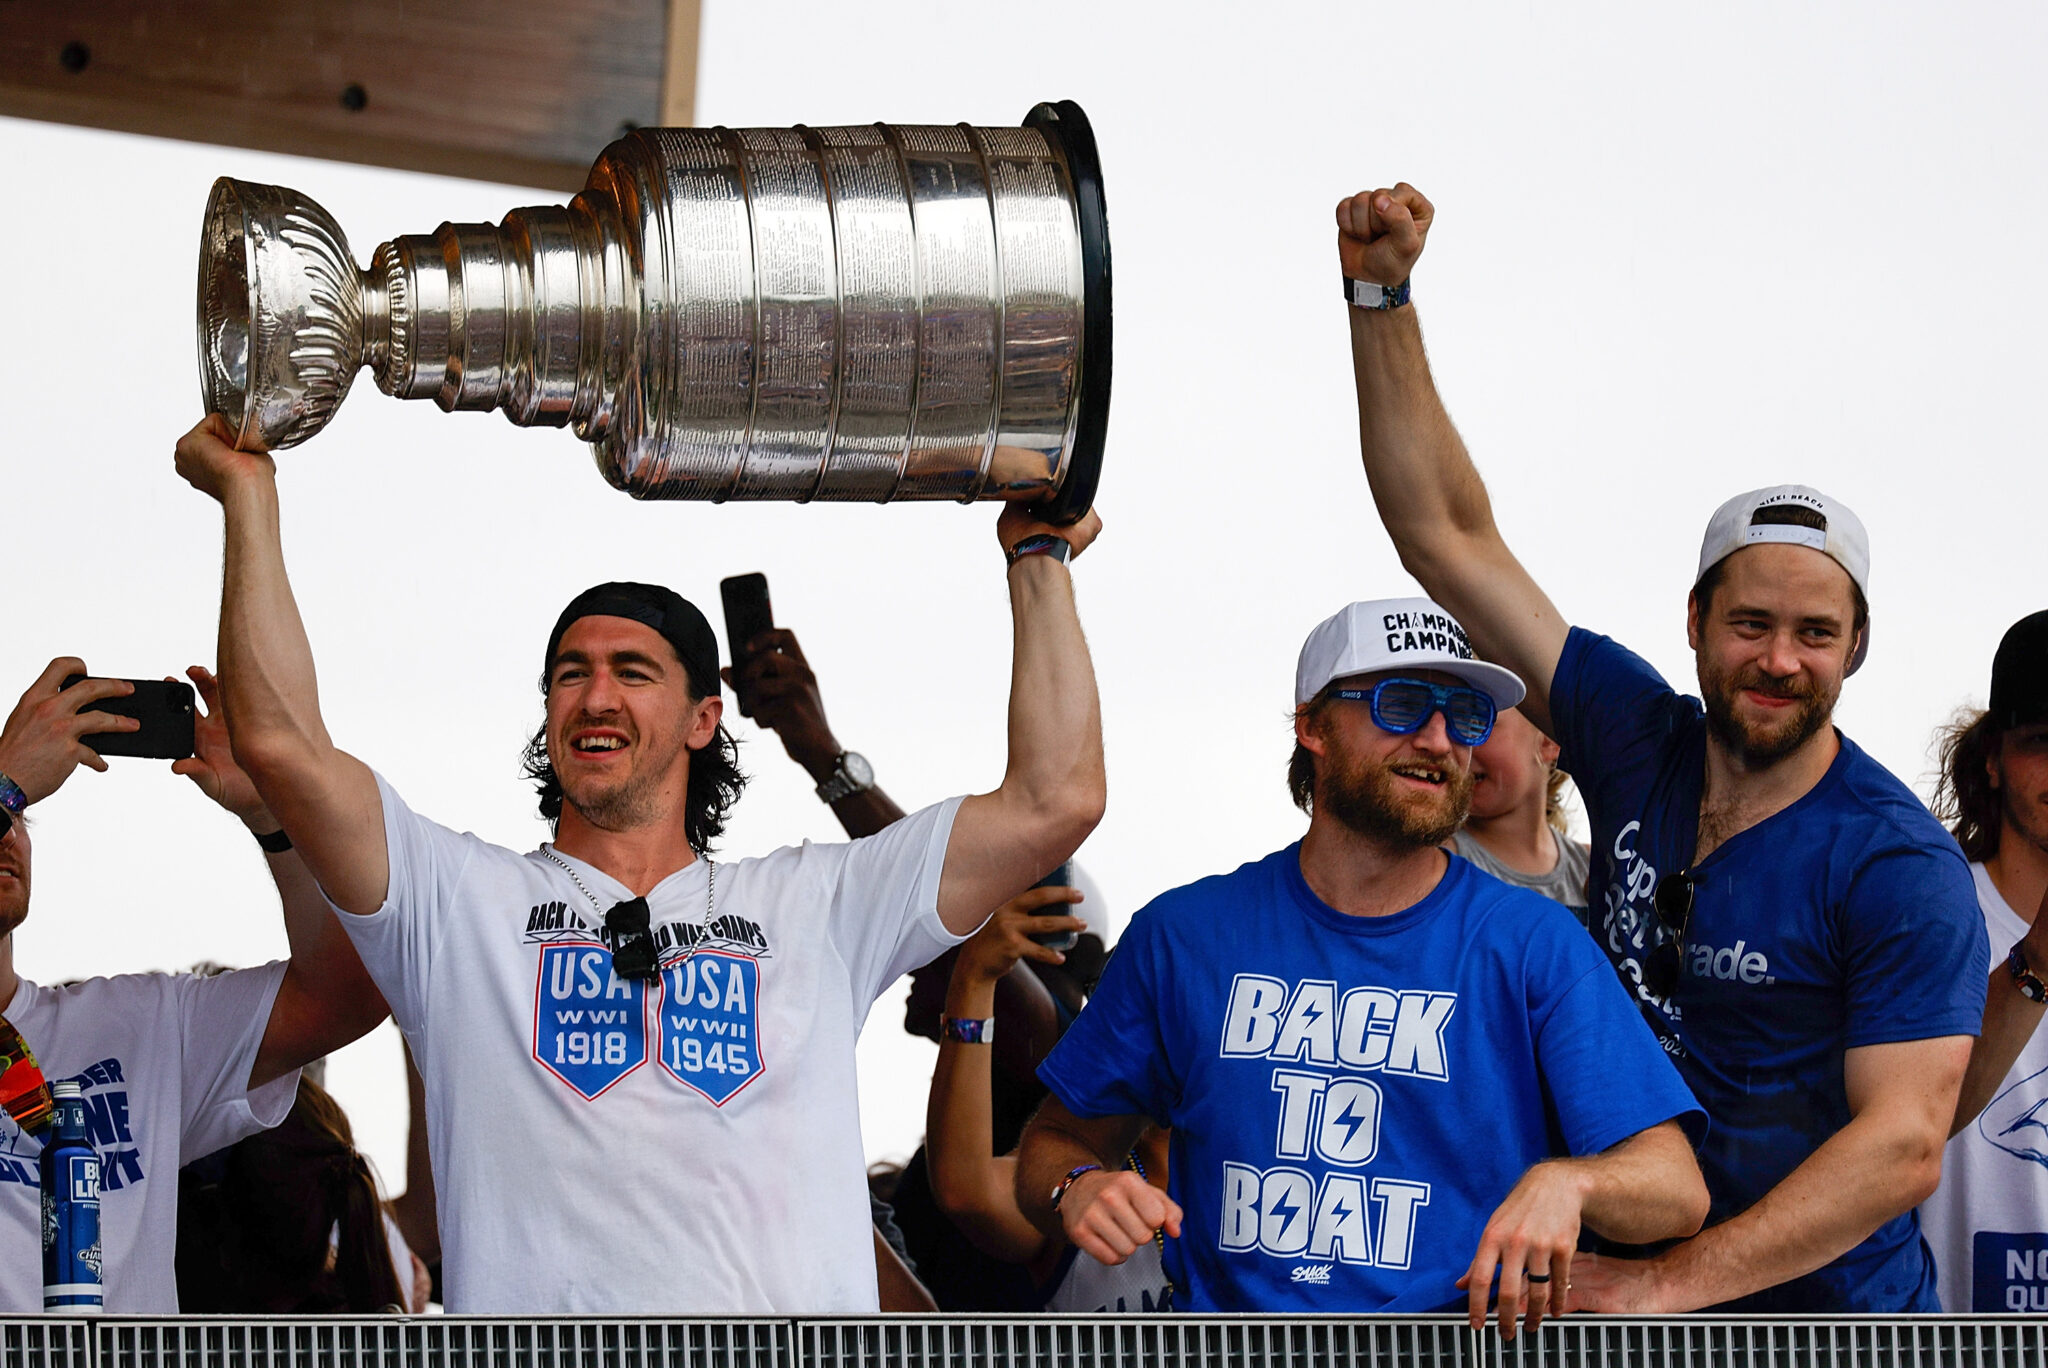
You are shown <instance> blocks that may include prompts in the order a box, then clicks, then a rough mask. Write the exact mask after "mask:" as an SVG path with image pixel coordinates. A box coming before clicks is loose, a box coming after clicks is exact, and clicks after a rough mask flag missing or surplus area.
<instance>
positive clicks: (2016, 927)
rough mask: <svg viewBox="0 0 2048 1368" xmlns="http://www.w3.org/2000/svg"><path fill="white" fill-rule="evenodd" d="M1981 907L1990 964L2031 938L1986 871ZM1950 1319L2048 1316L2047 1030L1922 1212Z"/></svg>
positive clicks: (2024, 1054) (1977, 868) (1963, 1136)
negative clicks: (1960, 1315) (1958, 1315)
mask: <svg viewBox="0 0 2048 1368" xmlns="http://www.w3.org/2000/svg"><path fill="white" fill-rule="evenodd" d="M1970 872H1971V874H1972V875H1974V876H1975V877H1976V880H1977V905H1978V906H1979V907H1980V908H1981V909H1982V910H1983V912H1984V929H1985V931H1986V933H1987V934H1988V935H1989V936H1990V938H1991V962H1992V964H1993V965H1994V966H2002V965H2003V964H2004V963H2005V954H2006V951H2008V950H2009V949H2011V948H2012V946H2013V945H2014V944H2015V943H2017V942H2018V941H2019V939H2020V938H2021V937H2022V936H2024V935H2026V934H2027V923H2026V922H2024V921H2022V920H2020V917H2019V914H2017V913H2016V912H2014V911H2013V910H2012V908H2010V907H2008V906H2007V905H2006V902H2005V899H2004V898H2003V897H2001V896H2000V895H1999V892H1998V887H1997V885H1995V884H1993V883H1992V882H1991V876H1990V875H1989V874H1988V873H1986V872H1985V870H1984V866H1983V865H1981V864H1973V865H1971V866H1970ZM1920 1233H1921V1234H1922V1235H1923V1236H1925V1237H1926V1239H1927V1247H1928V1248H1929V1249H1931V1250H1933V1251H1934V1269H1935V1277H1936V1281H1937V1285H1938V1286H1939V1288H1940V1292H1941V1308H1942V1310H1944V1311H1961V1312H1969V1311H2026V1312H2031V1313H2033V1314H2035V1315H2039V1314H2040V1313H2042V1312H2044V1311H2048V1030H2037V1031H2035V1032H2034V1036H2033V1039H2031V1040H2029V1041H2028V1042H2027V1045H2026V1048H2025V1049H2023V1050H2021V1051H2020V1057H2019V1059H2018V1060H2017V1061H2016V1062H2015V1063H2014V1064H2013V1066H2012V1070H2011V1071H2010V1072H2009V1073H2007V1074H2006V1076H2005V1077H2004V1078H2002V1079H2000V1080H1999V1083H1998V1090H1997V1091H1996V1092H1994V1093H1993V1094H1992V1096H1991V1103H1990V1105H1989V1106H1987V1107H1985V1108H1984V1111H1983V1113H1982V1114H1981V1115H1980V1116H1978V1118H1977V1119H1976V1120H1975V1121H1973V1122H1971V1123H1970V1124H1969V1125H1967V1126H1965V1127H1964V1128H1963V1129H1962V1132H1961V1133H1960V1134H1958V1135H1957V1136H1956V1137H1955V1138H1954V1139H1952V1140H1950V1141H1949V1142H1948V1148H1947V1150H1946V1151H1944V1153H1943V1154H1942V1157H1941V1186H1940V1187H1939V1188H1936V1189H1935V1192H1934V1195H1933V1196H1932V1197H1929V1198H1928V1199H1927V1200H1926V1201H1925V1202H1923V1203H1921V1206H1920Z"/></svg>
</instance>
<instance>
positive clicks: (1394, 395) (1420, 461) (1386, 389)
mask: <svg viewBox="0 0 2048 1368" xmlns="http://www.w3.org/2000/svg"><path fill="white" fill-rule="evenodd" d="M1349 313H1350V315H1351V360H1352V372H1353V376H1354V378H1355V380H1356V382H1357V385H1358V439H1359V446H1360V450H1361V452H1362V453H1363V455H1364V458H1365V474H1366V480H1367V482H1368V483H1369V484H1370V485H1371V486H1372V494H1373V499H1374V501H1375V502H1376V503H1377V504H1378V505H1379V510H1380V518H1381V521H1383V522H1384V523H1386V525H1387V530H1388V532H1389V533H1390V534H1391V535H1392V536H1393V537H1394V540H1395V542H1396V544H1397V546H1398V548H1399V549H1400V550H1401V551H1402V553H1403V555H1404V557H1405V556H1407V555H1409V554H1411V553H1414V552H1419V551H1426V550H1427V549H1428V539H1429V538H1430V536H1431V535H1432V534H1441V533H1463V534H1472V533H1481V532H1485V531H1488V530H1490V529H1491V528H1492V527H1493V510H1492V506H1491V504H1490V503H1489V502H1488V500H1487V497H1486V487H1485V485H1484V483H1483V482H1481V480H1480V478H1479V474H1478V471H1477V470H1476V469H1475V468H1474V467H1473V465H1472V458H1471V456H1470V454H1469V453H1467V451H1466V450H1465V443H1464V440H1463V439H1462V438H1460V437H1459V436H1458V430H1457V428H1456V427H1455V426H1454V425H1453V424H1452V422H1451V418H1450V415H1449V414H1448V413H1446V412H1445V411H1444V405H1443V400H1442V398H1441V397H1440V396H1439V395H1438V394H1437V389H1436V381H1435V379H1434V377H1432V376H1431V374H1430V370H1429V357H1428V354H1427V353H1426V352H1425V351H1424V349H1423V345H1422V325H1421V322H1420V321H1419V320H1418V319H1417V317H1416V314H1415V309H1414V307H1413V306H1412V305H1410V306H1408V307H1405V308H1400V309H1388V310H1384V311H1381V310H1371V309H1351V310H1349Z"/></svg>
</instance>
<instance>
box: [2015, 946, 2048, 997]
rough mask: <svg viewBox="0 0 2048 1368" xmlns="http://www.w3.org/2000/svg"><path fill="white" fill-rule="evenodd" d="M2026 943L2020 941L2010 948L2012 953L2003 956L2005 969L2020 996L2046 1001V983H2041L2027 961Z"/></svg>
mask: <svg viewBox="0 0 2048 1368" xmlns="http://www.w3.org/2000/svg"><path fill="white" fill-rule="evenodd" d="M2026 944H2027V943H2026V942H2025V941H2021V942H2020V943H2019V944H2018V945H2015V946H2014V947H2013V948H2012V953H2011V954H2009V955H2007V956H2006V957H2005V971H2006V972H2007V973H2008V974H2011V975H2012V981H2013V986H2014V987H2016V988H2018V989H2019V990H2020V996H2021V997H2023V998H2025V999H2026V1000H2027V1001H2029V1002H2040V1003H2048V983H2043V982H2042V981H2041V976H2040V975H2039V974H2037V973H2035V972H2034V968H2033V966H2032V965H2030V964H2028V963H2027V951H2026Z"/></svg>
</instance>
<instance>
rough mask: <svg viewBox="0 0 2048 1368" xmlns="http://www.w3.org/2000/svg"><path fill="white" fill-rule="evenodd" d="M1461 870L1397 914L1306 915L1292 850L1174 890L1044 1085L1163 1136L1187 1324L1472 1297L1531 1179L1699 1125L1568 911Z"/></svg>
mask: <svg viewBox="0 0 2048 1368" xmlns="http://www.w3.org/2000/svg"><path fill="white" fill-rule="evenodd" d="M1447 859H1448V860H1449V866H1448V869H1447V870H1446V872H1445V874H1444V876H1443V878H1442V879H1441V880H1440V881H1439V882H1438V884H1437V886H1436V888H1435V889H1434V890H1433V891H1432V892H1431V893H1430V894H1429V896H1428V897H1426V898H1424V899H1423V900H1422V901H1421V902H1419V903H1417V904H1415V905H1414V906H1413V907H1410V908H1407V909H1405V910H1403V911H1400V912H1396V913H1394V914H1393V915H1391V916H1385V917H1352V916H1346V915H1345V914H1343V913H1341V912H1338V911H1337V910H1335V909H1334V908H1332V907H1330V906H1329V905H1328V904H1327V903H1325V902H1324V901H1323V900H1322V899H1321V898H1318V897H1317V896H1316V895H1315V893H1314V891H1313V890H1311V889H1310V888H1309V886H1308V883H1307V881H1306V880H1304V879H1303V878H1302V875H1301V861H1300V846H1299V845H1298V844H1297V845H1293V846H1289V847H1288V848H1287V849H1285V850H1282V851H1280V852H1279V853H1277V854H1274V855H1270V856H1268V857H1267V858H1265V859H1263V860H1260V861H1258V862H1257V863H1254V864H1248V865H1245V866H1244V867H1243V868H1241V869H1238V870H1237V871H1236V872H1234V873H1231V874H1227V875H1220V876H1218V877H1215V878H1210V879H1203V880H1201V881H1200V882H1198V883H1193V884H1189V885H1188V886H1186V887H1184V888H1177V889H1174V890H1173V891H1171V892H1169V893H1165V894H1162V895H1161V896H1160V897H1158V898H1156V899H1154V900H1153V901H1152V903H1151V904H1150V905H1148V906H1147V907H1145V908H1144V909H1143V910H1142V911H1140V912H1139V913H1138V914H1137V916H1136V917H1135V918H1133V919H1132V921H1131V925H1130V927H1129V929H1128V930H1126V931H1125V933H1124V936H1123V939H1122V941H1121V942H1120V943H1119V944H1118V946H1117V950H1116V954H1115V955H1114V956H1112V957H1111V959H1110V963H1109V967H1108V969H1107V971H1106V972H1105V973H1104V975H1103V979H1102V983H1101V985H1100V987H1099V988H1098V989H1097V991H1096V993H1095V996H1094V997H1093V998H1091V999H1090V1000H1089V1003H1088V1007H1087V1009H1086V1010H1085V1011H1083V1012H1082V1013H1081V1015H1080V1017H1079V1018H1078V1019H1077V1020H1076V1021H1075V1023H1074V1025H1073V1026H1072V1028H1070V1029H1069V1030H1068V1031H1067V1034H1066V1036H1065V1038H1064V1039H1062V1040H1061V1042H1060V1044H1059V1045H1058V1046H1057V1047H1055V1048H1054V1050H1053V1052H1052V1054H1051V1055H1050V1056H1048V1057H1047V1059H1046V1061H1045V1063H1044V1065H1042V1066H1041V1068H1040V1069H1039V1074H1040V1076H1041V1077H1042V1078H1043V1079H1044V1080H1045V1081H1046V1083H1047V1084H1048V1085H1049V1086H1050V1087H1051V1088H1052V1090H1053V1092H1054V1093H1055V1094H1057V1095H1058V1097H1059V1099H1060V1101H1061V1102H1063V1103H1064V1104H1066V1106H1067V1108H1068V1109H1069V1110H1071V1111H1073V1112H1074V1113H1075V1114H1076V1115H1079V1116H1111V1115H1145V1116H1150V1117H1152V1118H1154V1119H1155V1120H1157V1121H1158V1122H1160V1123H1161V1124H1162V1125H1167V1126H1171V1127H1172V1128H1173V1148H1172V1158H1171V1163H1170V1166H1169V1171H1168V1182H1169V1184H1170V1187H1169V1191H1170V1192H1171V1194H1172V1196H1173V1198H1174V1200H1175V1201H1177V1202H1179V1203H1180V1205H1181V1207H1182V1209H1183V1211H1184V1213H1185V1215H1184V1219H1183V1223H1182V1232H1181V1238H1179V1239H1177V1240H1168V1241H1167V1242H1166V1259H1165V1262H1166V1272H1167V1275H1168V1277H1169V1278H1171V1279H1172V1281H1173V1284H1174V1288H1175V1292H1174V1306H1175V1309H1176V1310H1190V1311H1321V1312H1335V1311H1429V1310H1435V1309H1438V1308H1442V1307H1446V1306H1450V1305H1452V1304H1460V1303H1462V1301H1463V1297H1464V1294H1462V1293H1460V1292H1459V1291H1458V1289H1457V1287H1456V1283H1457V1280H1458V1278H1459V1277H1461V1276H1462V1275H1463V1274H1464V1272H1465V1270H1466V1268H1467V1267H1468V1266H1470V1264H1471V1262H1472V1256H1473V1254H1474V1253H1475V1252H1476V1250H1477V1249H1478V1245H1479V1234H1480V1231H1481V1229H1482V1227H1483V1226H1484V1225H1485V1223H1486V1219H1487V1217H1489V1216H1490V1215H1492V1214H1493V1211H1494V1209H1495V1208H1496V1207H1498V1206H1499V1204H1500V1202H1501V1200H1502V1199H1503V1198H1505V1197H1506V1196H1507V1194H1508V1192H1509V1190H1510V1189H1512V1188H1513V1187H1514V1185H1515V1183H1516V1182H1517V1181H1518V1180H1519V1179H1520V1178H1521V1177H1522V1174H1523V1173H1524V1172H1525V1171H1526V1170H1527V1169H1528V1167H1529V1166H1530V1165H1531V1164H1533V1163H1535V1162H1537V1161H1538V1160H1540V1159H1544V1158H1548V1157H1551V1156H1557V1155H1583V1154H1594V1153H1598V1152H1599V1151H1601V1150H1604V1149H1606V1148H1608V1147H1609V1146H1612V1145H1614V1144H1616V1143H1617V1142H1619V1141H1622V1140H1625V1139H1627V1138H1628V1137H1630V1136H1632V1135H1634V1134H1636V1133H1637V1132H1639V1131H1643V1130H1647V1129H1649V1128H1650V1127H1652V1126H1655V1125H1657V1124H1658V1123H1659V1122H1662V1121H1667V1120H1671V1119H1673V1118H1675V1117H1690V1118H1693V1119H1694V1120H1697V1118H1698V1116H1699V1111H1698V1108H1697V1106H1696V1105H1695V1104H1694V1102H1693V1100H1692V1097H1691V1096H1690V1095H1689V1094H1688V1093H1687V1092H1686V1090H1685V1086H1684V1085H1683V1084H1682V1083H1680V1082H1679V1079H1678V1075H1677V1073H1676V1072H1674V1071H1673V1070H1672V1068H1671V1066H1670V1065H1669V1064H1668V1063H1667V1062H1665V1059H1664V1056H1663V1053H1662V1051H1660V1050H1659V1049H1658V1048H1657V1043H1656V1040H1655V1038H1654V1037H1652V1035H1651V1034H1650V1032H1649V1030H1648V1029H1647V1028H1646V1027H1645V1026H1644V1024H1643V1022H1642V1019H1641V1017H1640V1016H1639V1015H1638V1014H1637V1013H1636V1011H1635V1010H1634V1009H1633V1008H1632V1007H1631V1006H1630V1004H1629V1000H1628V995H1627V994H1626V993H1624V992H1623V991H1622V990H1621V988H1620V986H1619V985H1618V984H1616V983H1615V981H1614V974H1613V972H1612V971H1611V970H1610V969H1609V968H1608V967H1607V964H1606V961H1605V960H1604V959H1603V958H1602V957H1601V955H1600V953H1599V951H1598V950H1597V949H1596V948H1595V947H1594V946H1593V945H1592V944H1591V943H1590V942H1589V941H1588V940H1587V939H1586V933H1585V932H1584V931H1583V930H1582V929H1581V928H1580V926H1579V924H1578V923H1577V922H1576V921H1574V920H1573V919H1572V915H1571V913H1569V912H1567V911H1566V910H1565V909H1564V908H1562V907H1560V906H1558V905H1557V904H1556V903H1554V902H1551V901H1550V900H1549V899H1548V898H1544V897H1542V896H1540V895H1538V894H1535V893H1531V892H1528V891H1526V890H1523V889H1516V888H1510V887H1509V886H1508V885H1506V884H1504V883H1502V882H1500V881H1499V880H1498V879H1495V878H1492V877H1491V876H1489V875H1486V874H1483V873H1481V872H1480V871H1479V870H1477V869H1475V868H1474V867H1473V866H1471V865H1470V864H1467V863H1466V862H1465V861H1464V860H1462V859H1459V858H1457V857H1456V856H1448V857H1447ZM1617 1077H1622V1078H1627V1079H1628V1080H1629V1086H1627V1087H1619V1088H1618V1087H1615V1086H1614V1079H1615V1078H1617Z"/></svg>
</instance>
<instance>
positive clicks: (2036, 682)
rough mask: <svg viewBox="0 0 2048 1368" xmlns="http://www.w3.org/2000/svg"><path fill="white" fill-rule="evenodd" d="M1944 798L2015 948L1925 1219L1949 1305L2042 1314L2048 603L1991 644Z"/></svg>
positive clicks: (2000, 974) (1954, 737)
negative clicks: (1987, 696)
mask: <svg viewBox="0 0 2048 1368" xmlns="http://www.w3.org/2000/svg"><path fill="white" fill-rule="evenodd" d="M1935 811H1936V812H1937V813H1939V814H1940V816H1941V817H1942V819H1943V820H1945V821H1947V822H1948V823H1949V824H1950V830H1951V831H1953V832H1954V833H1955V837H1956V840H1957V842H1958V843H1960V844H1961V846H1962V848H1963V854H1964V855H1966V856H1968V857H1969V859H1970V862H1971V863H1970V873H1971V875H1972V876H1973V877H1974V878H1975V879H1976V881H1977V905H1978V908H1979V910H1980V911H1982V912H1983V914H1984V929H1985V931H1986V932H1987V933H1988V935H1989V937H1990V943H1991V950H1992V956H1993V958H1994V959H1999V958H2000V957H2001V956H2002V957H2003V959H2002V960H2001V961H2000V962H1999V963H1998V964H1997V965H1996V967H1994V968H1993V969H1992V970H1991V979H1990V984H1989V987H1988V990H1987V992H1986V996H1985V1003H1984V1033H1983V1034H1982V1035H1981V1036H1979V1037H1978V1039H1977V1047H1976V1049H1975V1050H1974V1051H1972V1053H1971V1056H1970V1067H1969V1071H1968V1072H1967V1073H1966V1074H1964V1076H1963V1087H1962V1093H1961V1096H1960V1097H1959V1098H1958V1099H1957V1102H1956V1111H1955V1120H1954V1122H1953V1125H1952V1129H1951V1134H1952V1135H1953V1136H1954V1138H1953V1139H1951V1140H1950V1141H1949V1142H1948V1150H1947V1152H1946V1153H1945V1154H1944V1155H1943V1157H1942V1166H1941V1186H1940V1187H1939V1188H1937V1189H1935V1193H1934V1195H1933V1196H1932V1197H1930V1198H1928V1199H1927V1200H1926V1201H1925V1202H1923V1203H1922V1204H1921V1206H1920V1225H1921V1228H1922V1230H1923V1231H1924V1232H1925V1233H1926V1236H1927V1243H1928V1245H1929V1246H1930V1247H1931V1248H1932V1249H1933V1251H1934V1264H1935V1268H1936V1270H1937V1271H1938V1274H1939V1277H1940V1283H1941V1304H1942V1307H1943V1308H1944V1309H1946V1310H1949V1311H2027V1312H2033V1313H2035V1314H2037V1315H2038V1314H2039V1313H2041V1312H2043V1311H2048V1259H2044V1257H2043V1255H2044V1253H2048V1036H2044V1035H2042V1034H2041V1032H2040V1030H2039V1029H2038V1028H2039V1027H2040V1025H2041V1015H2042V1011H2043V1003H2044V1002H2048V987H2044V984H2043V980H2044V979H2048V612H2040V613H2034V614H2031V615H2029V616H2027V617H2024V618H2021V619H2020V620H2019V621H2018V622H2016V623H2014V624H2013V625H2012V628H2011V629H2010V630H2009V631H2007V632H2006V634H2005V638H2004V640H2002V641H2001V642H1999V644H1998V652H1997V654H1996V655H1995V656H1993V657H1992V661H1991V705H1990V707H1988V708H1987V709H1985V710H1984V711H1982V712H1974V713H1969V714H1966V715H1964V716H1962V717H1959V718H1958V719H1957V720H1956V721H1955V722H1954V723H1953V724H1952V725H1951V726H1949V727H1948V728H1947V729H1946V731H1945V732H1944V733H1943V736H1942V738H1941V779H1940V784H1939V787H1938V788H1937V790H1936V794H1935ZM1979 1113H1982V1114H1981V1115H1980V1114H1979ZM1972 1123H1974V1124H1972Z"/></svg>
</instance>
